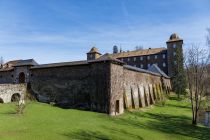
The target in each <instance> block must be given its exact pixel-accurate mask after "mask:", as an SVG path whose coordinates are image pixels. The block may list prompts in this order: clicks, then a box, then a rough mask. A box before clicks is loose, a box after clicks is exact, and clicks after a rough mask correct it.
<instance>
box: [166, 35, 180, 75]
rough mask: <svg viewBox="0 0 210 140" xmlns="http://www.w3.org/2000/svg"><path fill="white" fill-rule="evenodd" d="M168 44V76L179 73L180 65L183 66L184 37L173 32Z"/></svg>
mask: <svg viewBox="0 0 210 140" xmlns="http://www.w3.org/2000/svg"><path fill="white" fill-rule="evenodd" d="M166 44H167V61H168V76H170V77H174V76H175V75H176V74H177V73H178V71H177V70H178V67H183V50H182V46H183V39H181V38H179V36H178V35H177V34H176V33H173V34H172V35H171V36H170V38H169V40H168V41H167V42H166Z"/></svg>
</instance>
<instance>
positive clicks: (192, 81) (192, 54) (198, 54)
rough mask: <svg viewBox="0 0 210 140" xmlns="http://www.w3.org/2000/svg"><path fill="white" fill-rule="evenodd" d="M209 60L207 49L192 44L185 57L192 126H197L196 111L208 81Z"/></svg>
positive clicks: (204, 93)
mask: <svg viewBox="0 0 210 140" xmlns="http://www.w3.org/2000/svg"><path fill="white" fill-rule="evenodd" d="M209 59H210V52H209V49H204V47H200V46H199V45H197V44H193V45H192V46H191V47H190V48H189V49H188V51H187V52H186V55H185V67H186V73H187V83H188V88H189V94H190V96H189V97H190V101H191V109H192V124H194V125H196V124H197V116H198V111H199V109H200V105H201V102H202V100H204V97H205V95H206V90H205V87H206V86H205V85H206V82H207V81H208V80H207V78H208V75H207V67H208V63H209Z"/></svg>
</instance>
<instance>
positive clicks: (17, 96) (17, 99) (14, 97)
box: [11, 93, 20, 102]
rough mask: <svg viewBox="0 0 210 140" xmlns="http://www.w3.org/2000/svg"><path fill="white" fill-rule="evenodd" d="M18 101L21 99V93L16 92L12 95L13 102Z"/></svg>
mask: <svg viewBox="0 0 210 140" xmlns="http://www.w3.org/2000/svg"><path fill="white" fill-rule="evenodd" d="M17 101H20V94H19V93H15V94H13V95H12V97H11V102H17Z"/></svg>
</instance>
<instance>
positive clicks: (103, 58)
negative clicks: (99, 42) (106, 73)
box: [88, 53, 124, 64]
mask: <svg viewBox="0 0 210 140" xmlns="http://www.w3.org/2000/svg"><path fill="white" fill-rule="evenodd" d="M101 61H112V62H115V63H117V64H124V62H123V61H120V60H118V59H116V58H114V57H112V54H109V53H106V54H104V55H102V56H101V57H99V58H97V59H96V60H90V61H88V62H101Z"/></svg>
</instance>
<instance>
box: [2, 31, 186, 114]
mask: <svg viewBox="0 0 210 140" xmlns="http://www.w3.org/2000/svg"><path fill="white" fill-rule="evenodd" d="M182 44H183V40H182V39H180V38H179V37H178V36H177V35H176V34H173V35H171V37H170V39H169V40H168V41H167V49H166V48H155V49H147V50H139V51H131V52H122V53H116V54H104V55H101V53H100V52H99V50H98V49H97V48H95V47H93V48H92V49H91V50H90V51H89V52H88V53H87V60H83V61H74V62H61V63H51V64H38V63H37V62H36V61H35V60H33V59H28V60H15V61H9V62H7V63H5V64H4V65H3V66H2V67H1V69H0V103H7V102H10V101H15V100H16V99H18V98H19V99H20V98H24V97H25V96H24V95H25V93H26V92H27V93H29V94H30V95H31V96H33V97H34V98H36V99H37V100H38V101H40V102H47V103H49V102H54V103H55V104H56V105H58V106H61V107H66V108H76V109H84V110H90V111H97V112H102V113H107V114H109V115H119V114H122V113H123V112H124V109H138V108H143V107H146V106H150V105H152V104H155V103H156V102H158V101H160V100H164V94H169V92H170V91H171V90H172V86H171V79H170V77H169V76H173V74H174V73H176V71H175V70H174V66H176V62H175V60H176V59H175V56H176V54H175V52H176V49H177V48H182ZM154 64H156V65H154ZM167 74H168V75H169V76H168V75H167Z"/></svg>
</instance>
